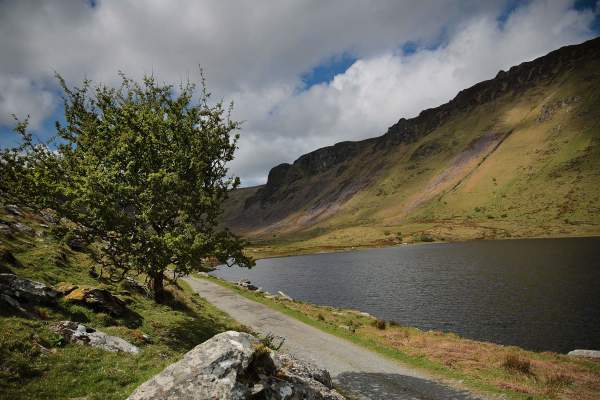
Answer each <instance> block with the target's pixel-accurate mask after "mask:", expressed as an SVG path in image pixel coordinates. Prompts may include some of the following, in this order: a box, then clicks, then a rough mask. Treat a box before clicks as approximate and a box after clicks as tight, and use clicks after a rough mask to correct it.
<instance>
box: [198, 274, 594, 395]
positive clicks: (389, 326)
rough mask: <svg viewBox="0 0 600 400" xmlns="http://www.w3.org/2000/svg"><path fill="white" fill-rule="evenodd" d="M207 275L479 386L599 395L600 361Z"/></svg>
mask: <svg viewBox="0 0 600 400" xmlns="http://www.w3.org/2000/svg"><path fill="white" fill-rule="evenodd" d="M204 279H209V280H211V281H213V282H216V283H218V284H220V285H222V286H225V287H227V288H230V289H231V290H234V291H236V292H237V293H239V294H240V295H242V296H244V297H246V298H248V299H251V300H254V301H257V302H259V303H262V304H265V305H267V306H269V307H271V308H273V309H275V310H278V311H280V312H282V313H284V314H286V315H288V316H291V317H293V318H296V319H298V320H300V321H302V322H305V323H307V324H309V325H311V326H314V327H316V328H319V329H321V330H323V331H325V332H328V333H331V334H333V335H336V336H338V337H341V338H344V339H346V340H349V341H351V342H353V343H355V344H357V345H360V346H363V347H366V348H368V349H370V350H373V351H375V352H378V353H380V354H382V355H384V356H386V357H389V358H392V359H394V360H396V361H399V362H401V363H404V364H408V365H410V366H413V367H415V368H419V369H423V370H425V371H428V372H430V373H433V374H434V375H436V376H438V377H440V378H442V379H445V380H450V381H452V382H454V383H456V382H461V385H463V386H465V387H467V388H468V389H471V390H474V391H478V392H483V393H488V394H492V395H504V396H506V397H508V398H510V399H577V400H580V399H581V400H592V399H596V398H597V393H599V392H600V361H592V360H586V359H579V358H573V357H568V356H565V355H561V354H556V353H549V352H544V353H536V352H531V351H526V350H523V349H520V348H518V347H513V346H501V345H497V344H493V343H487V342H479V341H474V340H469V339H465V338H461V337H459V336H458V335H455V334H452V333H444V332H437V331H429V332H424V331H421V330H419V329H417V328H410V327H405V326H402V325H400V324H398V323H397V322H395V321H387V322H386V321H382V320H378V319H376V318H374V317H370V316H364V315H362V314H361V313H359V312H358V311H356V310H348V309H337V308H334V307H327V306H317V305H313V304H308V303H303V302H299V301H287V300H283V299H278V298H275V299H269V298H266V297H265V296H264V295H262V294H260V293H256V292H251V291H248V290H245V289H241V288H239V287H237V286H235V285H234V284H232V283H229V282H226V281H223V280H221V279H217V278H214V277H208V278H204ZM383 327H385V328H384V329H382V328H383Z"/></svg>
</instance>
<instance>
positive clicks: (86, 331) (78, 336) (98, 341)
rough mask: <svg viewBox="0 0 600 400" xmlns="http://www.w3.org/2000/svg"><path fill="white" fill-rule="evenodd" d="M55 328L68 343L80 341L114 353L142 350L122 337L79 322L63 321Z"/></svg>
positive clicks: (133, 352) (132, 352)
mask: <svg viewBox="0 0 600 400" xmlns="http://www.w3.org/2000/svg"><path fill="white" fill-rule="evenodd" d="M53 330H54V331H55V332H56V333H58V334H60V335H62V336H63V337H64V338H65V340H66V341H67V343H79V344H83V345H87V346H92V347H98V348H100V349H102V350H106V351H110V352H113V353H116V352H122V353H131V354H137V353H139V352H140V349H139V348H138V347H136V346H134V345H132V344H131V343H129V342H128V341H126V340H124V339H121V338H120V337H117V336H111V335H107V334H106V333H104V332H101V331H97V330H95V329H93V328H89V327H87V326H85V325H83V324H80V323H78V322H73V321H61V322H59V323H58V324H56V325H55V326H54V327H53Z"/></svg>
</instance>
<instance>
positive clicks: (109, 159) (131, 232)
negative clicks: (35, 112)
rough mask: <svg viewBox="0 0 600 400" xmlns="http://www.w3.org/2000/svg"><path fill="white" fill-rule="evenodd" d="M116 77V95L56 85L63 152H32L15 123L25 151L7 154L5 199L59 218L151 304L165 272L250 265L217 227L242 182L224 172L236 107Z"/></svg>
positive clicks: (2, 155) (2, 172) (43, 148)
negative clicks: (141, 286)
mask: <svg viewBox="0 0 600 400" xmlns="http://www.w3.org/2000/svg"><path fill="white" fill-rule="evenodd" d="M121 77H122V83H121V86H120V87H119V88H118V89H115V88H111V87H107V86H104V85H98V86H96V87H92V86H91V82H90V81H87V80H86V81H84V82H83V85H82V86H81V87H79V88H78V87H73V88H71V87H68V86H67V84H66V82H65V81H64V80H63V79H62V78H61V77H60V76H57V78H58V80H59V82H60V84H61V87H62V89H63V92H64V96H63V99H64V108H65V121H66V124H64V125H62V124H60V123H58V122H57V123H56V129H57V139H58V140H57V143H58V145H57V147H56V150H53V151H51V150H50V147H49V144H36V143H34V140H33V136H32V135H31V133H29V132H28V130H27V120H25V121H18V120H17V126H16V128H15V130H16V132H17V133H18V134H20V136H21V138H22V144H21V146H19V147H18V148H13V149H5V150H2V151H1V152H0V161H1V162H0V166H1V168H0V192H1V193H3V194H4V195H5V199H6V200H8V201H15V202H18V203H19V204H23V205H27V206H30V207H32V208H34V209H38V210H39V209H42V208H51V209H53V210H55V211H56V212H57V213H58V215H59V216H61V217H65V218H66V219H67V220H68V221H71V222H72V223H74V224H75V225H76V236H78V237H80V238H82V239H84V240H86V241H87V243H94V245H93V246H90V250H91V251H92V254H93V256H94V258H95V261H96V262H97V263H99V264H100V265H101V266H102V267H103V269H104V270H105V271H107V272H108V273H109V276H110V277H111V278H112V279H114V280H118V279H121V278H122V277H123V276H125V274H126V273H127V272H129V271H135V272H141V273H144V274H146V275H147V276H148V277H150V278H151V280H152V281H153V289H154V292H155V295H156V296H160V295H161V294H162V293H163V290H162V289H163V276H164V273H165V271H167V269H169V270H170V271H171V272H172V273H173V274H174V275H175V276H181V275H184V274H188V273H190V272H191V271H193V270H197V269H201V268H203V267H204V266H205V265H207V264H209V263H214V261H215V260H217V261H218V262H220V263H227V264H232V263H236V264H238V265H240V266H251V265H252V264H253V261H252V260H251V259H250V258H248V257H246V256H245V255H244V254H243V252H242V250H243V245H244V242H243V241H242V240H241V239H240V238H238V237H237V236H235V235H233V234H232V233H231V232H229V231H228V230H218V229H217V227H216V226H217V220H218V218H219V216H220V215H221V213H222V204H223V202H224V201H225V199H226V198H227V197H228V192H229V191H230V190H232V189H234V188H236V187H237V186H238V185H239V179H238V178H237V177H229V176H228V175H227V174H228V169H227V163H228V162H230V161H231V160H232V159H233V156H234V152H235V149H236V141H237V139H238V137H239V135H238V134H234V131H236V130H237V129H239V126H240V125H239V123H238V122H235V121H232V120H231V119H230V118H229V116H230V112H231V107H229V108H228V109H227V108H225V107H223V104H222V103H218V104H216V105H209V102H208V101H209V96H210V94H209V93H208V92H207V91H206V89H205V86H204V81H203V85H202V91H201V93H200V96H199V97H200V98H199V100H198V101H195V100H194V99H195V93H194V92H195V86H194V85H193V84H190V83H187V84H185V85H184V84H182V85H180V86H179V88H178V90H176V91H175V90H174V88H173V87H172V86H170V85H160V84H158V83H157V82H156V81H155V80H154V78H153V77H145V78H144V80H143V81H142V82H141V83H138V82H135V81H132V80H130V79H129V78H127V77H126V76H125V75H121ZM67 236H68V234H67ZM66 239H69V237H67V238H66Z"/></svg>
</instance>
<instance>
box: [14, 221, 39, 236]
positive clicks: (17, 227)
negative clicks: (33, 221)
mask: <svg viewBox="0 0 600 400" xmlns="http://www.w3.org/2000/svg"><path fill="white" fill-rule="evenodd" d="M10 227H11V229H12V230H13V231H17V232H19V233H23V234H25V235H30V236H31V235H33V234H34V233H35V231H34V230H33V229H32V228H31V227H29V226H27V225H25V224H23V223H21V222H15V223H14V224H11V225H10Z"/></svg>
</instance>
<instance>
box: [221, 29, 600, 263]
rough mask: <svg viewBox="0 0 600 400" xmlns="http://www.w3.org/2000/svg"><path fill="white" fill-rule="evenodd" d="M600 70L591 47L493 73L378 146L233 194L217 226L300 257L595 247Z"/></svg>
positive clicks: (359, 147)
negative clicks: (423, 246)
mask: <svg viewBox="0 0 600 400" xmlns="http://www.w3.org/2000/svg"><path fill="white" fill-rule="evenodd" d="M599 71H600V38H596V39H593V40H590V41H588V42H585V43H582V44H579V45H575V46H567V47H563V48H561V49H559V50H556V51H553V52H551V53H549V54H548V55H546V56H544V57H541V58H538V59H536V60H534V61H531V62H525V63H523V64H520V65H518V66H515V67H512V68H510V69H509V70H508V71H500V72H499V73H498V74H497V76H496V77H495V78H494V79H491V80H488V81H484V82H480V83H478V84H476V85H474V86H472V87H470V88H468V89H465V90H463V91H461V92H460V93H458V95H457V96H456V97H455V98H454V99H453V100H451V101H450V102H448V103H446V104H444V105H441V106H439V107H437V108H433V109H428V110H425V111H422V112H421V113H420V114H419V116H417V117H415V118H412V119H404V118H402V119H400V120H399V121H398V122H397V123H396V124H394V125H393V126H391V127H390V128H389V129H388V131H387V132H386V133H385V134H384V135H382V136H379V137H375V138H371V139H367V140H363V141H358V142H342V143H337V144H335V145H334V146H330V147H325V148H321V149H318V150H316V151H314V152H311V153H308V154H305V155H303V156H301V157H300V158H298V159H297V160H296V161H294V162H293V164H281V165H278V166H276V167H274V168H273V169H271V171H270V172H269V176H268V181H267V183H266V184H265V185H263V186H258V187H254V188H246V189H241V190H238V191H236V192H234V193H233V194H232V198H231V199H230V201H229V203H228V205H227V210H226V213H225V223H226V225H228V226H229V227H231V228H232V229H233V230H234V231H236V232H239V233H241V234H243V235H245V236H247V237H249V238H252V239H254V240H255V241H257V242H260V241H266V242H268V243H270V244H275V245H277V246H283V247H285V246H287V247H288V248H291V247H293V248H294V249H295V250H297V251H303V250H310V249H316V248H321V249H323V248H329V247H331V248H339V247H351V246H361V245H384V244H393V243H399V242H400V241H408V242H411V241H420V240H425V241H428V240H432V239H435V240H461V239H471V238H507V237H532V236H563V235H595V234H598V233H600V212H599V211H600V126H599V125H598V124H599V121H600V72H599ZM290 246H291V247H290Z"/></svg>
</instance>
